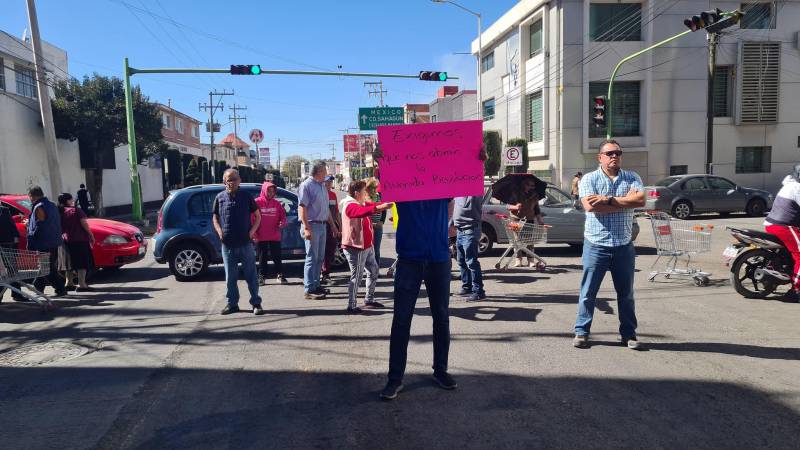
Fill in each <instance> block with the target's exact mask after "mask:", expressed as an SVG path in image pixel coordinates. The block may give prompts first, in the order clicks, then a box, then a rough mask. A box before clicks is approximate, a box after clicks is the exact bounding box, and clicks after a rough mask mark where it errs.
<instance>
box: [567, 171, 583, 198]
mask: <svg viewBox="0 0 800 450" xmlns="http://www.w3.org/2000/svg"><path fill="white" fill-rule="evenodd" d="M582 177H583V174H582V173H580V172H578V173H576V174H575V176H574V177H572V188H571V189H570V193H571V194H572V198H574V199H575V200H577V199H579V198H580V190H579V189H578V188H579V186H580V183H581V178H582Z"/></svg>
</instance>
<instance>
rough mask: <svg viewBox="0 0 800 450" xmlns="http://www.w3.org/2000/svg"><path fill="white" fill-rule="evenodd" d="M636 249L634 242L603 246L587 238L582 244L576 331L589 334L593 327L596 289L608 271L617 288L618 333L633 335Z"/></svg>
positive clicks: (634, 328) (634, 333)
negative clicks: (581, 276) (616, 245)
mask: <svg viewBox="0 0 800 450" xmlns="http://www.w3.org/2000/svg"><path fill="white" fill-rule="evenodd" d="M635 265H636V250H635V249H634V248H633V243H628V244H627V245H620V246H618V247H603V246H599V245H594V244H592V243H590V242H589V241H584V243H583V279H582V280H581V294H580V295H581V296H580V299H579V300H578V319H577V320H576V321H575V334H576V335H581V336H583V335H588V334H589V332H590V330H591V327H592V316H593V315H594V304H595V300H596V299H597V291H598V290H599V289H600V284H601V283H602V282H603V278H604V277H605V275H606V272H607V271H610V272H611V279H612V280H613V281H614V289H615V290H616V291H617V311H618V314H619V334H620V335H621V336H622V337H623V338H625V339H627V338H633V337H636V325H637V324H636V310H635V305H634V301H633V270H634V267H635Z"/></svg>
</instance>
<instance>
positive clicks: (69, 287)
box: [64, 286, 78, 292]
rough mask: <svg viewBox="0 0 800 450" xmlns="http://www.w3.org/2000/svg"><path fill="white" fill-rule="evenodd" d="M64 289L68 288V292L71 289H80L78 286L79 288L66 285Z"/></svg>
mask: <svg viewBox="0 0 800 450" xmlns="http://www.w3.org/2000/svg"><path fill="white" fill-rule="evenodd" d="M64 289H66V290H67V292H69V291H74V290H76V289H78V288H77V287H75V286H66V287H64Z"/></svg>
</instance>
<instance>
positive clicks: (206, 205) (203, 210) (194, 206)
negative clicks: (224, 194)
mask: <svg viewBox="0 0 800 450" xmlns="http://www.w3.org/2000/svg"><path fill="white" fill-rule="evenodd" d="M217 194H219V192H216V191H215V192H201V193H199V194H195V195H193V196H192V198H190V199H189V215H190V216H210V215H211V213H212V210H211V208H212V207H213V206H214V199H215V198H216V197H217Z"/></svg>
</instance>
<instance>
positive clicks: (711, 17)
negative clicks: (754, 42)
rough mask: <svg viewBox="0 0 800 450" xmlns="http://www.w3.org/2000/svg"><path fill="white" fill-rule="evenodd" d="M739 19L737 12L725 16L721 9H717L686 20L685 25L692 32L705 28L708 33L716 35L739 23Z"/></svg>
mask: <svg viewBox="0 0 800 450" xmlns="http://www.w3.org/2000/svg"><path fill="white" fill-rule="evenodd" d="M739 17H740V16H737V12H734V13H732V14H724V13H723V12H722V10H721V9H719V8H716V9H712V10H710V11H703V12H701V13H700V15H699V16H692V18H691V19H686V20H684V21H683V24H684V25H686V26H687V27H688V28H689V29H690V30H692V31H697V30H700V29H703V28H705V29H706V31H707V32H708V33H716V32H718V31H721V30H722V29H724V28H727V27H729V26H731V25H733V24H735V23H736V22H738V21H739ZM722 19H725V20H722ZM720 21H722V22H720Z"/></svg>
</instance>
